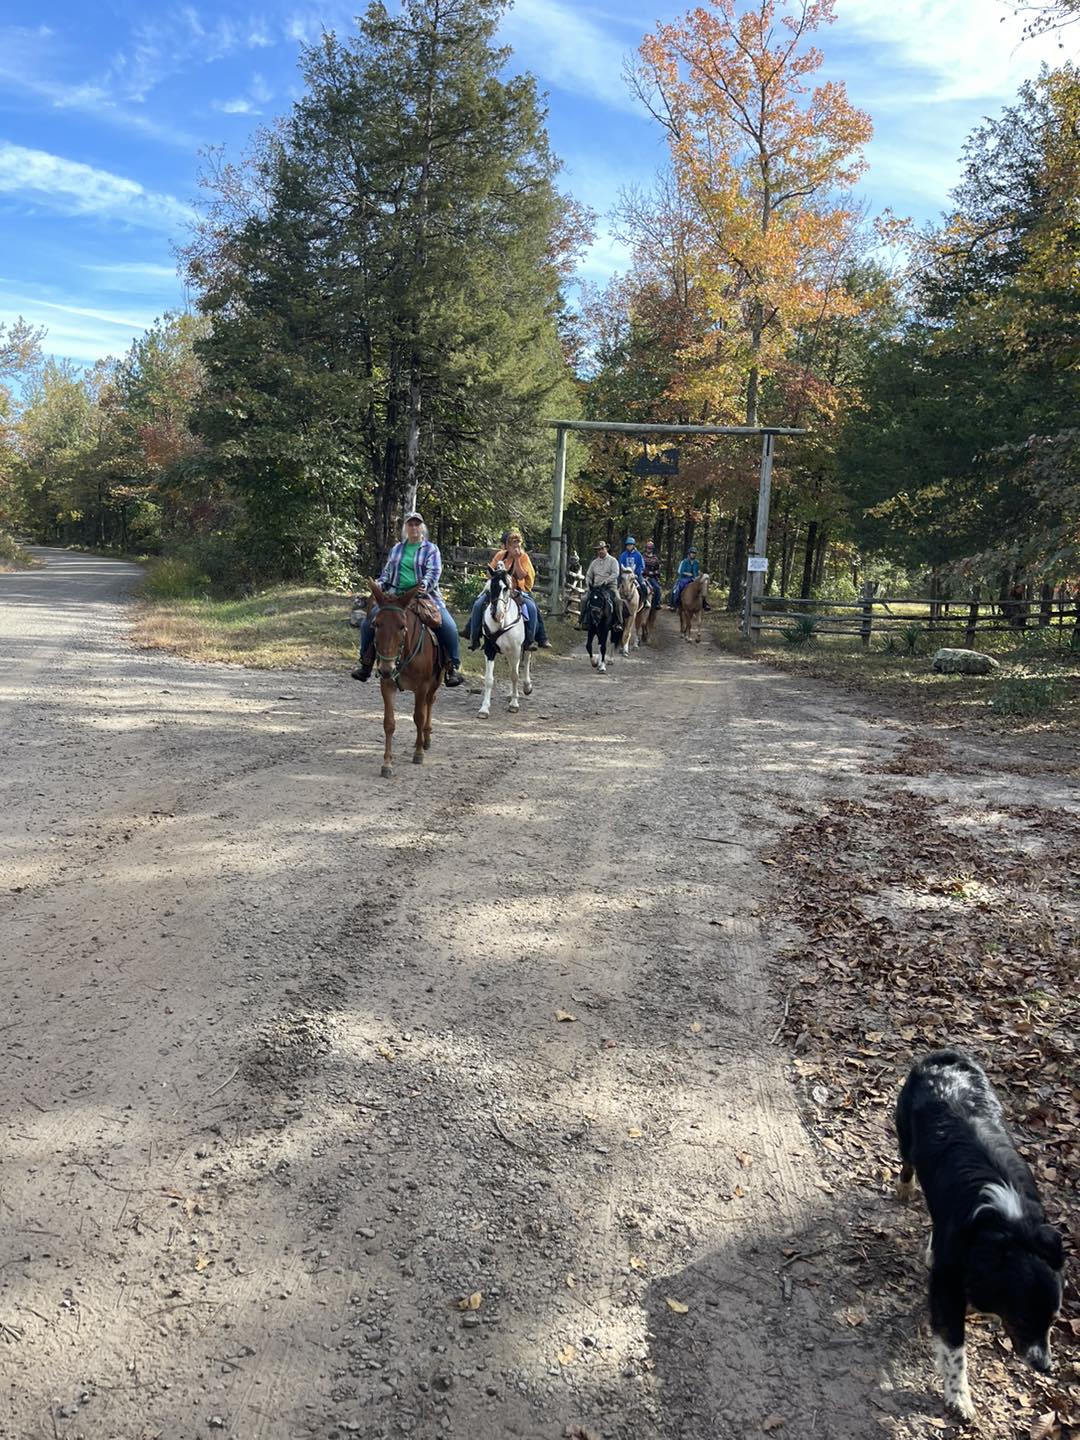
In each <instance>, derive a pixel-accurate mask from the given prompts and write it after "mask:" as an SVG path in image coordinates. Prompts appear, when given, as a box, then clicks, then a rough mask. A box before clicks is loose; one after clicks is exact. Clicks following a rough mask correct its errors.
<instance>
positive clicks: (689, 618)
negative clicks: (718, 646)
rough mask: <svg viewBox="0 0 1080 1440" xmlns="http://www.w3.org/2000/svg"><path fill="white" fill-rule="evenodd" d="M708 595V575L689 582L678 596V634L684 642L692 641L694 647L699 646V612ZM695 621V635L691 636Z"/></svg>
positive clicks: (703, 606)
mask: <svg viewBox="0 0 1080 1440" xmlns="http://www.w3.org/2000/svg"><path fill="white" fill-rule="evenodd" d="M708 595H709V577H708V575H699V576H698V577H697V579H696V580H691V581H690V584H689V585H687V586H686V588H685V589H684V590H683V592H682V594H681V595H680V596H679V633H680V635H681V636H682V638H683V639H684V640H686V641H689V640H691V639H692V640H693V641H694V643H695V644H696V645H700V644H701V612H702V610H703V609H704V608H705V601H706V600H707V599H708ZM695 620H696V621H697V634H696V635H692V634H691V631H692V629H693V625H694V621H695Z"/></svg>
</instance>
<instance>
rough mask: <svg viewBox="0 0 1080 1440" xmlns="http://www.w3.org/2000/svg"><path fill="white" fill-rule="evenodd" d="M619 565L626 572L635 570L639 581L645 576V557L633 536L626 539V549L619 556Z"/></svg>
mask: <svg viewBox="0 0 1080 1440" xmlns="http://www.w3.org/2000/svg"><path fill="white" fill-rule="evenodd" d="M619 564H620V565H621V566H622V568H623V569H624V570H633V571H634V572H635V574H636V575H637V578H638V579H639V580H640V579H641V577H642V576H643V575H644V574H645V556H644V555H642V553H641V551H640V550H639V549H638V548H637V541H636V540H635V539H634V537H633V536H632V535H627V537H626V549H625V550H624V551H623V552H622V554H621V555H620V556H619Z"/></svg>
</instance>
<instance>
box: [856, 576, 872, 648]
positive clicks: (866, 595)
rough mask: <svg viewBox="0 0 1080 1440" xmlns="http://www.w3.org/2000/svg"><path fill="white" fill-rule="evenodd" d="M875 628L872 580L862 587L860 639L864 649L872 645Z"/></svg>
mask: <svg viewBox="0 0 1080 1440" xmlns="http://www.w3.org/2000/svg"><path fill="white" fill-rule="evenodd" d="M873 628H874V584H873V582H872V581H870V580H864V581H863V587H862V626H861V627H860V630H859V639H860V640H861V641H862V646H863V649H864V650H865V649H867V648H868V647H869V644H870V635H871V632H872V631H873Z"/></svg>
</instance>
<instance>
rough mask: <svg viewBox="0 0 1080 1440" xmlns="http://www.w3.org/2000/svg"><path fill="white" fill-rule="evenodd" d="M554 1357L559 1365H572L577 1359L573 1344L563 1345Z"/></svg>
mask: <svg viewBox="0 0 1080 1440" xmlns="http://www.w3.org/2000/svg"><path fill="white" fill-rule="evenodd" d="M555 1359H556V1360H557V1361H558V1362H559V1364H560V1365H572V1364H573V1363H574V1361H575V1360H576V1359H577V1351H576V1350H575V1349H574V1347H573V1345H564V1346H563V1348H562V1349H561V1350H560V1351H559V1353H558V1354H557V1355H556V1356H555Z"/></svg>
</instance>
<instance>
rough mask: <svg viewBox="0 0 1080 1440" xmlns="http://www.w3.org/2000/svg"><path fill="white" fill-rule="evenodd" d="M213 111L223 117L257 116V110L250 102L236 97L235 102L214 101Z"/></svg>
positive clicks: (241, 97)
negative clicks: (219, 112)
mask: <svg viewBox="0 0 1080 1440" xmlns="http://www.w3.org/2000/svg"><path fill="white" fill-rule="evenodd" d="M213 104H214V109H215V110H220V111H222V113H223V114H225V115H258V113H259V112H258V110H257V109H256V108H255V106H254V105H253V104H252V103H251V101H250V100H245V99H244V98H243V96H238V97H237V99H235V100H215V101H214V102H213Z"/></svg>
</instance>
